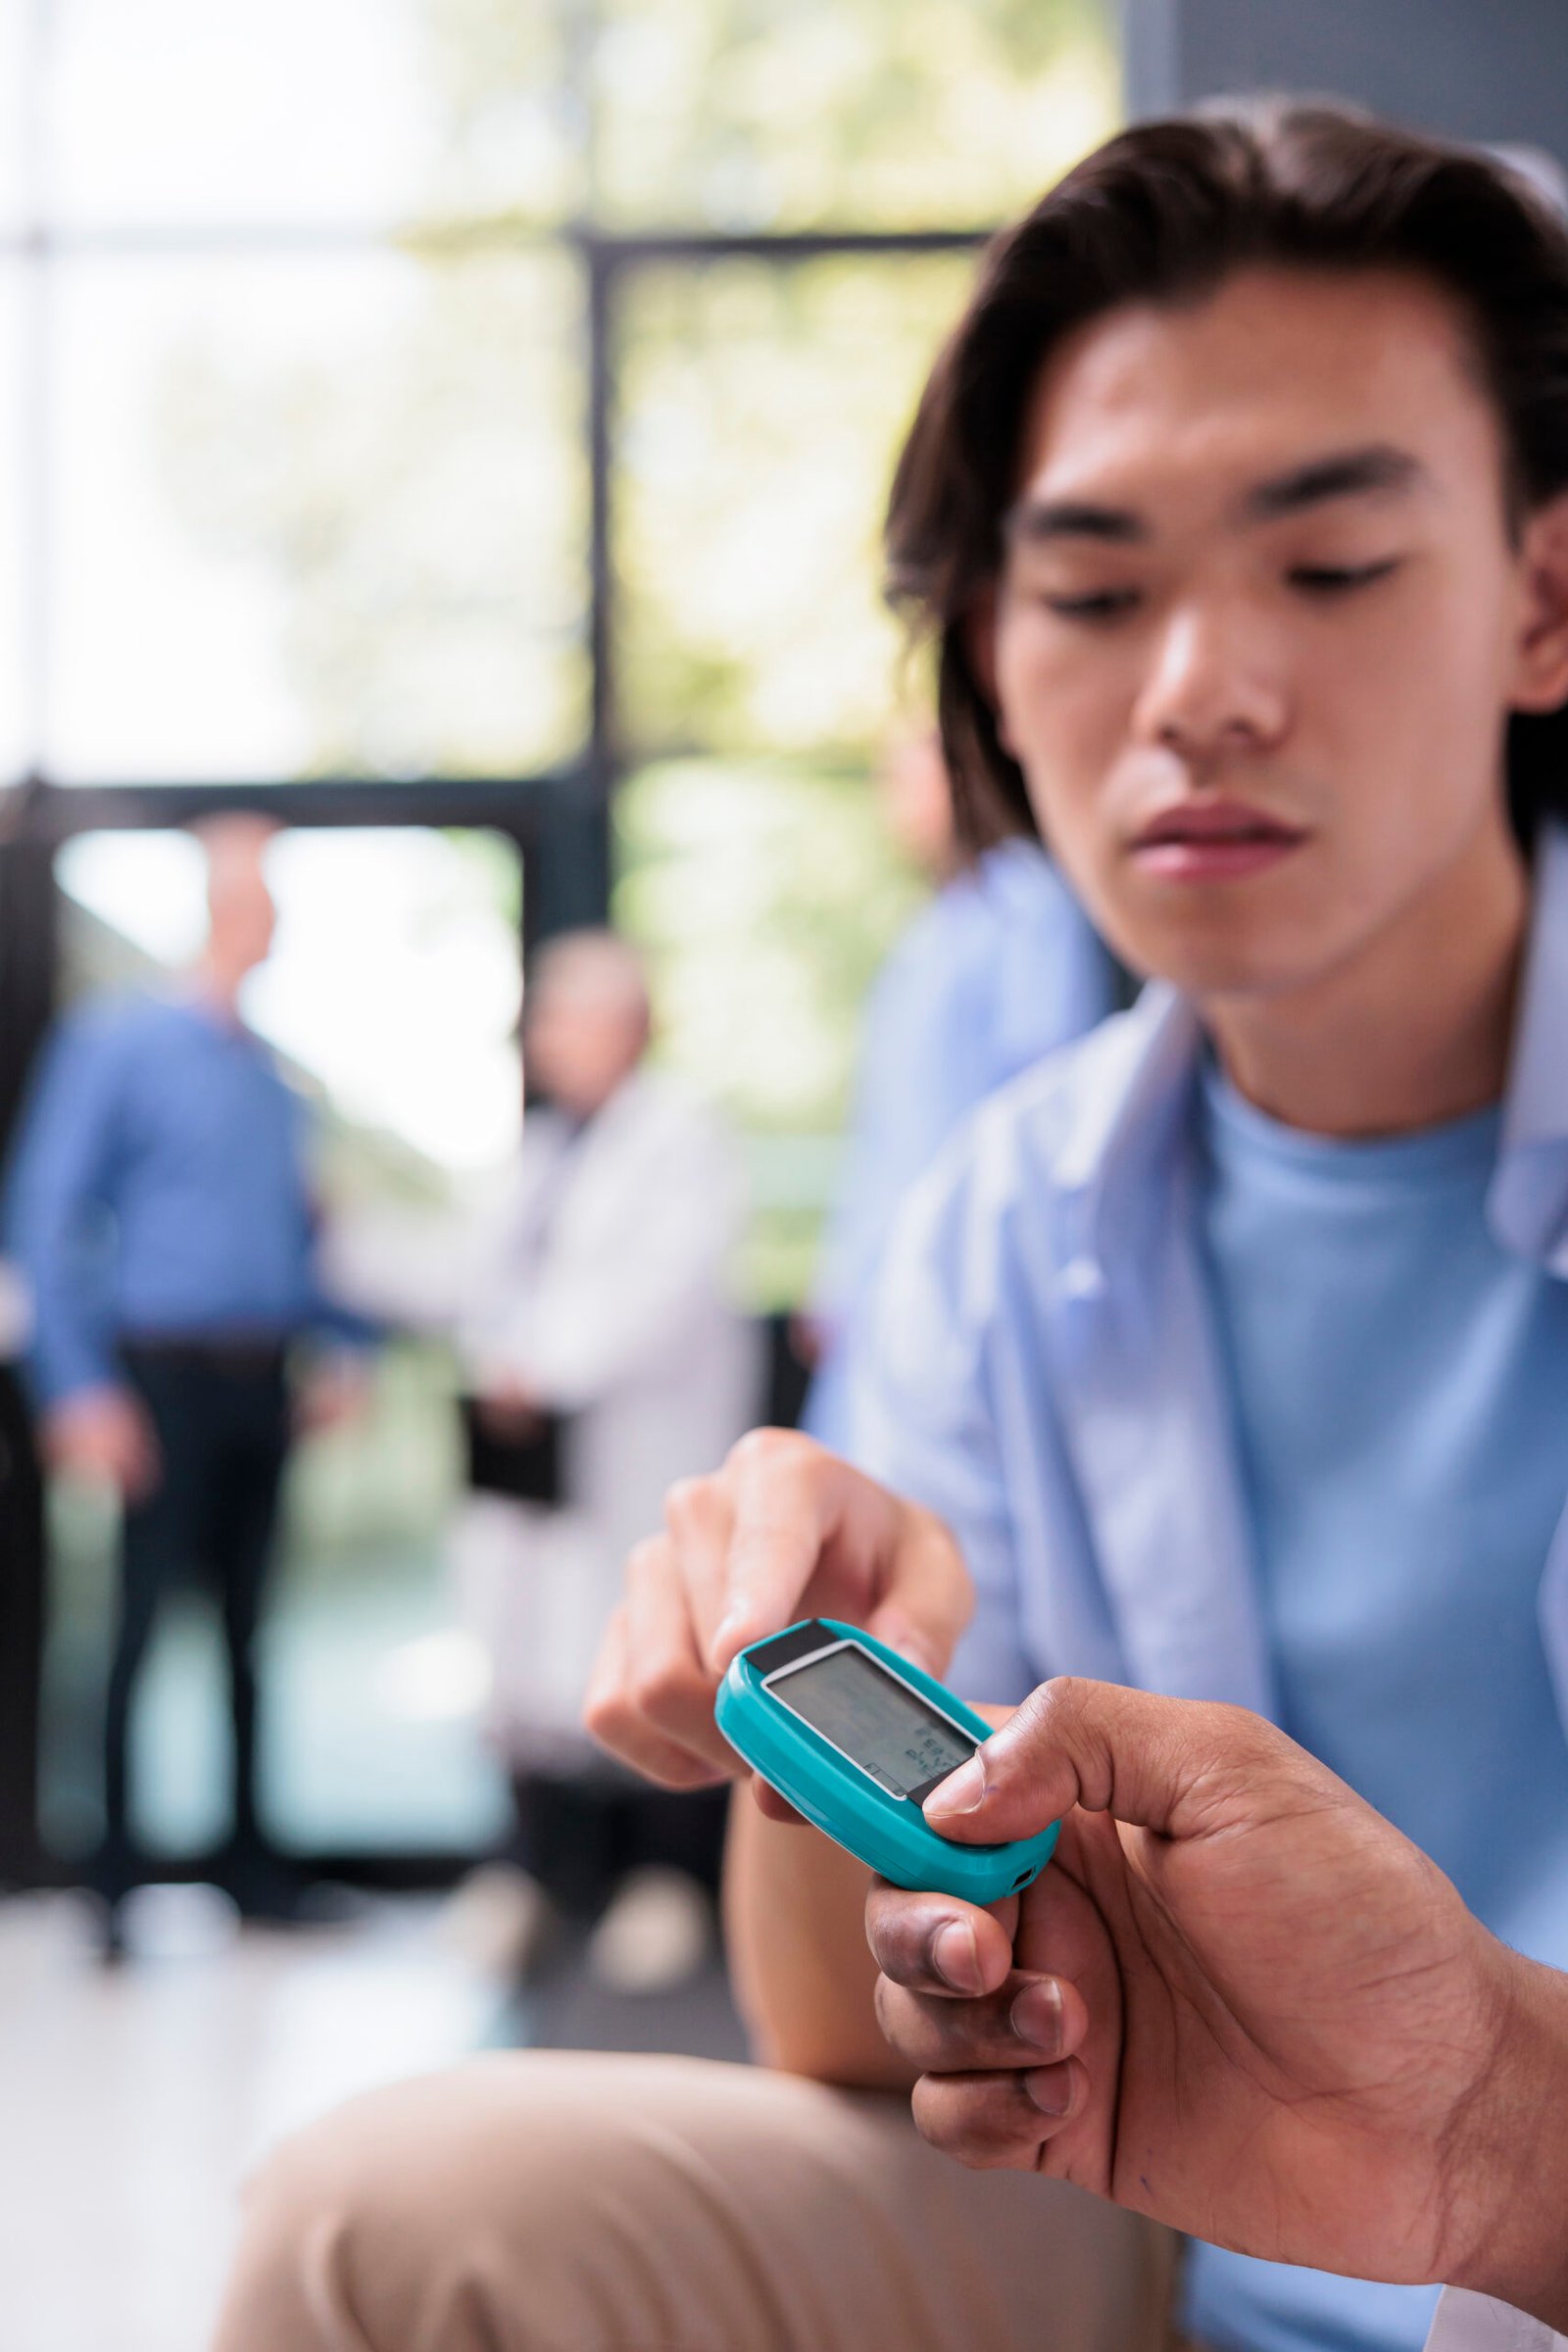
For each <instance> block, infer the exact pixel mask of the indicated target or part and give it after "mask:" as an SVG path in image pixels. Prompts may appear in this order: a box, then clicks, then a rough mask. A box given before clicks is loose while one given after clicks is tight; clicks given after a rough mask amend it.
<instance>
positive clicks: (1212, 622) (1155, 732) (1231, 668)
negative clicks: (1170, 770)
mask: <svg viewBox="0 0 1568 2352" xmlns="http://www.w3.org/2000/svg"><path fill="white" fill-rule="evenodd" d="M1287 719H1288V706H1287V698H1286V693H1285V684H1284V679H1283V677H1282V676H1281V674H1280V668H1279V663H1278V660H1277V657H1276V655H1275V653H1274V650H1273V649H1271V648H1270V647H1269V646H1268V645H1267V644H1265V643H1264V642H1263V639H1262V637H1261V636H1260V634H1259V632H1258V631H1257V630H1256V628H1255V627H1249V625H1248V623H1247V620H1246V618H1245V617H1244V616H1243V615H1241V614H1240V613H1238V612H1237V610H1236V608H1235V606H1234V605H1232V604H1228V603H1225V602H1223V601H1218V600H1217V601H1215V602H1214V603H1212V604H1207V605H1203V606H1197V605H1189V606H1185V607H1183V608H1182V609H1181V610H1179V611H1178V612H1175V613H1172V614H1171V616H1170V618H1169V620H1168V621H1167V622H1166V624H1165V627H1164V628H1163V630H1162V631H1161V633H1160V635H1159V637H1158V639H1157V640H1156V642H1155V649H1154V658H1153V666H1152V669H1151V670H1150V673H1149V676H1148V678H1147V679H1146V681H1145V685H1144V690H1143V692H1142V694H1141V695H1140V697H1139V699H1138V704H1137V708H1136V711H1135V714H1134V723H1135V727H1136V731H1137V733H1138V735H1139V737H1140V739H1141V740H1142V741H1144V742H1146V743H1151V744H1158V745H1160V746H1161V747H1162V748H1163V749H1164V750H1167V751H1171V752H1174V753H1175V754H1176V755H1177V757H1178V758H1179V759H1184V760H1196V761H1201V760H1209V759H1215V758H1220V757H1223V756H1224V755H1225V754H1226V753H1229V752H1238V751H1247V750H1250V749H1262V748H1264V747H1266V746H1268V745H1272V744H1274V743H1277V742H1278V740H1279V738H1280V736H1281V735H1282V734H1283V732H1284V730H1285V727H1286V724H1287Z"/></svg>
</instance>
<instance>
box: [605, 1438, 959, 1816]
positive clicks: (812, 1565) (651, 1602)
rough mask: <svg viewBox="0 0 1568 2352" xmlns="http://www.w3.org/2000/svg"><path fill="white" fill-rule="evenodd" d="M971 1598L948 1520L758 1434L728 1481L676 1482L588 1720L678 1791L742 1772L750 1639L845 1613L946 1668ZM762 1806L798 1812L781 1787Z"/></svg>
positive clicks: (787, 1441)
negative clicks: (725, 1679)
mask: <svg viewBox="0 0 1568 2352" xmlns="http://www.w3.org/2000/svg"><path fill="white" fill-rule="evenodd" d="M973 1605H974V1595H973V1589H972V1587H971V1585H970V1583H969V1576H968V1571H967V1570H966V1569H965V1567H964V1565H963V1562H962V1559H961V1558H960V1557H959V1553H958V1548H957V1545H956V1544H955V1543H954V1540H953V1538H952V1536H951V1535H950V1534H949V1532H948V1530H947V1529H946V1527H944V1526H943V1524H942V1522H941V1520H940V1519H937V1518H935V1517H933V1515H932V1514H931V1512H929V1511H924V1510H921V1509H919V1508H918V1507H917V1506H916V1505H915V1504H913V1503H908V1502H903V1501H901V1500H900V1499H899V1497H898V1496H897V1495H890V1494H889V1493H888V1492H887V1491H886V1489H885V1488H882V1487H879V1486H877V1485H876V1484H875V1483H874V1482H873V1481H872V1480H871V1479H868V1478H864V1477H862V1476H861V1474H860V1473H859V1472H858V1470H852V1469H851V1468H850V1466H849V1464H848V1463H847V1462H841V1461H840V1460H839V1459H838V1457H837V1456H836V1455H834V1454H831V1453H827V1452H824V1450H823V1449H822V1447H821V1446H817V1445H815V1444H813V1443H812V1441H811V1440H810V1439H809V1438H803V1437H798V1436H796V1435H795V1434H794V1433H793V1432H792V1431H789V1430H781V1429H758V1430H753V1431H752V1433H751V1435H750V1436H749V1437H745V1438H743V1439H742V1440H741V1442H740V1444H739V1445H738V1446H734V1447H733V1448H732V1449H731V1451H730V1455H729V1458H728V1460H727V1461H726V1462H725V1464H724V1467H723V1469H722V1470H720V1471H718V1472H717V1473H716V1474H715V1475H714V1476H712V1477H711V1478H694V1479H687V1480H686V1481H684V1482H683V1483H682V1484H681V1485H680V1486H677V1487H674V1488H672V1489H671V1490H670V1493H669V1495H668V1496H667V1497H666V1499H665V1503H664V1533H663V1534H662V1536H653V1537H650V1538H649V1540H648V1541H647V1542H646V1543H643V1544H638V1546H637V1548H636V1550H635V1551H634V1552H633V1553H632V1555H631V1558H630V1560H629V1561H628V1563H627V1570H626V1597H625V1599H624V1600H623V1601H622V1603H621V1605H620V1607H619V1608H618V1609H617V1611H616V1612H615V1615H614V1618H613V1621H612V1623H611V1627H610V1631H609V1633H608V1635H607V1636H606V1640H605V1644H604V1647H603V1649H602V1650H601V1652H600V1655H599V1661H598V1664H597V1666H596V1667H595V1670H594V1677H593V1682H592V1684H591V1686H590V1689H589V1693H588V1703H587V1719H588V1727H589V1729H590V1731H592V1733H593V1734H594V1736H595V1738H596V1739H598V1740H602V1741H603V1742H604V1744H605V1745H606V1746H607V1747H609V1748H612V1749H613V1751H614V1753H615V1754H616V1755H618V1756H621V1757H623V1758H624V1759H625V1761H626V1762H627V1763H628V1764H634V1765H635V1766H636V1767H637V1769H638V1770H639V1771H640V1772H645V1773H647V1774H649V1775H650V1776H651V1777H652V1778H653V1779H654V1780H657V1781H662V1782H664V1783H665V1784H666V1785H667V1786H669V1787H671V1788H676V1789H690V1788H697V1787H699V1786H703V1785H708V1784H711V1783H714V1782H717V1781H721V1780H727V1779H733V1778H736V1777H738V1776H740V1775H741V1774H742V1772H743V1771H744V1767H743V1766H742V1764H741V1761H740V1758H739V1757H738V1756H737V1755H736V1754H735V1751H734V1749H733V1748H732V1747H730V1745H729V1744H728V1742H727V1741H726V1740H723V1739H722V1738H721V1737H720V1735H719V1732H718V1730H717V1727H716V1726H715V1724H714V1722H713V1697H714V1693H715V1691H717V1689H718V1684H719V1679H720V1677H721V1676H722V1674H723V1672H724V1670H725V1668H726V1667H727V1666H728V1664H729V1662H730V1660H731V1659H732V1658H733V1657H734V1656H735V1654H736V1652H737V1650H740V1649H744V1648H745V1647H746V1645H747V1643H748V1642H760V1641H761V1640H762V1638H763V1637H764V1636H765V1635H767V1634H775V1633H778V1632H779V1631H780V1629H781V1628H782V1627H784V1626H786V1625H791V1624H793V1623H794V1622H795V1620H796V1619H797V1618H801V1617H809V1616H813V1615H822V1616H829V1617H842V1618H847V1619H848V1620H849V1621H850V1622H851V1623H852V1624H855V1625H863V1626H866V1627H868V1628H869V1630H870V1631H871V1632H872V1633H875V1634H878V1635H880V1636H881V1638H882V1639H883V1640H884V1641H885V1642H891V1643H892V1644H893V1646H894V1647H895V1648H897V1649H902V1650H905V1651H907V1652H909V1653H911V1654H912V1655H914V1656H915V1657H917V1658H918V1659H919V1660H920V1661H921V1663H922V1664H923V1665H927V1666H929V1667H930V1668H931V1669H932V1671H933V1672H934V1673H938V1674H940V1673H941V1672H942V1670H943V1668H944V1667H945V1666H946V1665H947V1662H948V1660H949V1658H950V1657H951V1656H952V1654H953V1647H954V1644H955V1642H956V1641H957V1638H958V1635H959V1633H960V1632H961V1631H962V1629H963V1627H964V1625H965V1624H966V1622H967V1620H968V1617H969V1613H970V1611H971V1609H972V1607H973ZM759 1789H760V1784H759ZM762 1801H763V1806H764V1810H766V1811H769V1812H771V1813H772V1814H773V1815H774V1817H775V1818H780V1819H783V1818H792V1816H790V1813H789V1808H788V1807H787V1806H786V1805H784V1803H783V1801H782V1799H779V1798H776V1797H774V1796H773V1795H772V1793H771V1791H768V1792H767V1793H766V1794H765V1795H764V1796H763V1798H762Z"/></svg>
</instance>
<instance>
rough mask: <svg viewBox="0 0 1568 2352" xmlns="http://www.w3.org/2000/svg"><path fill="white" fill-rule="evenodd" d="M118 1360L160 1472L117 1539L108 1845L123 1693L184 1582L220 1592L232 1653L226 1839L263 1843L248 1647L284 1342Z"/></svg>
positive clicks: (125, 1795) (268, 1533)
mask: <svg viewBox="0 0 1568 2352" xmlns="http://www.w3.org/2000/svg"><path fill="white" fill-rule="evenodd" d="M123 1363H124V1369H125V1373H126V1376H127V1378H128V1379H129V1381H130V1383H131V1385H132V1387H133V1388H134V1389H135V1391H136V1393H137V1395H138V1396H139V1397H141V1400H142V1402H143V1404H144V1405H145V1406H146V1408H147V1411H148V1413H149V1415H150V1416H151V1419H152V1424H153V1428H154V1430H155V1431H156V1433H157V1438H158V1446H159V1451H160V1453H161V1454H162V1456H163V1477H162V1480H161V1482H160V1484H159V1486H158V1488H157V1491H156V1492H155V1493H154V1494H152V1495H149V1496H148V1498H147V1500H146V1501H145V1502H142V1503H139V1504H137V1505H136V1506H135V1507H134V1508H133V1509H131V1510H128V1511H127V1512H126V1514H125V1521H124V1530H123V1540H122V1547H121V1593H120V1623H119V1628H118V1631H117V1634H116V1638H115V1650H114V1661H113V1664H112V1665H111V1668H110V1674H109V1695H108V1702H107V1706H106V1709H105V1723H104V1827H105V1846H106V1850H107V1853H108V1854H109V1856H110V1857H111V1858H113V1857H115V1856H117V1855H118V1856H121V1857H123V1856H126V1855H128V1854H129V1852H130V1851H131V1850H132V1845H133V1840H132V1838H131V1831H130V1823H131V1813H132V1790H131V1787H130V1775H129V1754H128V1750H129V1731H130V1708H131V1699H132V1696H133V1694H134V1691H135V1687H136V1679H137V1676H138V1674H139V1672H140V1669H141V1665H142V1661H143V1659H144V1657H145V1655H146V1651H147V1643H148V1640H149V1638H150V1636H151V1634H152V1631H153V1627H154V1624H155V1622H156V1619H157V1615H158V1610H159V1605H160V1603H161V1602H162V1601H163V1599H164V1598H165V1596H166V1595H167V1594H168V1593H172V1592H173V1591H175V1590H177V1589H178V1588H179V1587H180V1586H182V1585H192V1584H193V1585H195V1586H196V1588H197V1589H198V1590H200V1591H204V1592H207V1593H211V1594H212V1595H213V1596H214V1597H215V1599H216V1600H217V1601H218V1604H219V1610H220V1614H221V1622H222V1629H223V1642H224V1646H225V1649H226V1651H227V1657H228V1691H229V1720H230V1724H231V1728H232V1741H231V1783H230V1796H231V1813H232V1821H233V1836H234V1843H235V1845H236V1846H237V1847H240V1848H244V1847H247V1846H259V1845H260V1843H261V1833H260V1828H259V1824H258V1819H257V1805H256V1661H255V1647H256V1633H257V1627H258V1625H259V1623H260V1619H261V1611H262V1599H263V1594H264V1593H265V1590H266V1585H267V1572H268V1567H269V1564H270V1553H271V1547H272V1534H273V1529H274V1527H275V1524H276V1520H277V1499H278V1490H279V1486H280V1483H281V1479H282V1472H283V1463H284V1458H285V1456H286V1454H287V1452H288V1442H289V1410H288V1392H287V1386H286V1383H285V1379H284V1371H283V1353H282V1349H281V1348H224V1347H221V1346H215V1347H210V1348H209V1347H202V1346H196V1345H191V1346H186V1345H183V1344H181V1345H179V1346H168V1347H164V1346H156V1347H155V1346H145V1347H142V1346H137V1347H126V1348H124V1349H123ZM131 1875H133V1874H131Z"/></svg>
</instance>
